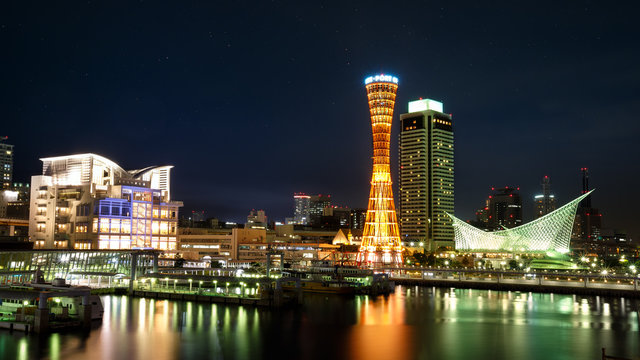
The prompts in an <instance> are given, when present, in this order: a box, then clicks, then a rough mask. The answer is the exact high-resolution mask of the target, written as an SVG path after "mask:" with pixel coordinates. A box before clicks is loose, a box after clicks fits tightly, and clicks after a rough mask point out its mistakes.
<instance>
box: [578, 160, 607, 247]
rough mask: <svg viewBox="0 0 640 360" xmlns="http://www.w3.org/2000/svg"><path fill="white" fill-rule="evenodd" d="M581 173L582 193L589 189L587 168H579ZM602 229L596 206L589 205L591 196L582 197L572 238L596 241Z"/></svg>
mask: <svg viewBox="0 0 640 360" xmlns="http://www.w3.org/2000/svg"><path fill="white" fill-rule="evenodd" d="M580 172H581V174H582V194H586V193H588V192H589V191H590V190H589V169H588V168H586V167H585V168H581V169H580ZM601 230H602V214H601V213H600V210H599V209H598V208H594V207H593V206H591V198H590V197H588V198H586V199H584V200H583V201H582V202H581V203H580V206H578V212H577V215H576V222H575V224H574V228H573V238H574V239H576V240H582V241H586V242H590V241H596V240H597V239H598V238H599V237H600V233H601Z"/></svg>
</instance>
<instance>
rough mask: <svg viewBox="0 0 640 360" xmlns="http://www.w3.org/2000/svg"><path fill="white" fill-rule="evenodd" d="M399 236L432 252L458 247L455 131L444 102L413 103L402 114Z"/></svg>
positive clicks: (428, 100)
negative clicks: (454, 218) (455, 244)
mask: <svg viewBox="0 0 640 360" xmlns="http://www.w3.org/2000/svg"><path fill="white" fill-rule="evenodd" d="M399 147H400V149H399V158H400V160H399V162H400V164H399V165H400V166H399V169H398V171H399V173H400V176H399V180H400V186H399V190H400V205H399V208H400V231H401V234H402V240H403V241H405V242H407V241H410V242H421V243H424V244H425V247H426V248H427V249H429V250H436V249H437V248H439V247H442V246H444V247H453V240H454V233H453V227H452V226H451V218H450V217H449V216H448V215H447V213H449V214H452V215H453V207H454V197H453V196H454V181H453V165H454V162H453V126H452V121H451V115H450V114H445V113H444V112H443V105H442V103H441V102H439V101H435V100H430V99H423V100H417V101H412V102H410V103H409V112H408V113H407V114H402V115H400V142H399Z"/></svg>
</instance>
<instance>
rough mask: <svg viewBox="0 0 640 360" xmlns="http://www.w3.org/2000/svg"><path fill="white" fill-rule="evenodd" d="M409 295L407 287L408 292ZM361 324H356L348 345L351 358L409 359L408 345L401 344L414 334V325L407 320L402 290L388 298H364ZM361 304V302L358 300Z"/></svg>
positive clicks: (360, 316) (360, 314) (360, 312)
mask: <svg viewBox="0 0 640 360" xmlns="http://www.w3.org/2000/svg"><path fill="white" fill-rule="evenodd" d="M409 294H410V291H409V289H407V295H409ZM361 298H362V299H363V300H362V301H361V302H360V305H359V307H360V309H361V310H360V311H359V312H358V313H359V316H358V319H359V320H358V323H357V324H356V325H355V326H353V328H352V330H351V334H350V339H349V341H348V344H349V346H350V356H349V357H350V358H354V359H406V358H411V356H409V353H408V351H409V350H408V348H406V347H403V346H398V344H402V343H403V342H404V341H406V339H408V338H410V337H411V327H409V326H407V325H406V323H405V321H406V318H405V306H406V304H405V301H406V298H405V297H404V296H403V295H402V292H397V293H395V294H391V295H390V296H389V297H388V298H384V297H378V298H376V299H375V300H371V299H370V298H369V296H364V297H361ZM356 304H358V302H356Z"/></svg>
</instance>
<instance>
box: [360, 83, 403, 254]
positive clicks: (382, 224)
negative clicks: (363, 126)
mask: <svg viewBox="0 0 640 360" xmlns="http://www.w3.org/2000/svg"><path fill="white" fill-rule="evenodd" d="M364 83H365V87H366V89H367V98H368V100H369V112H370V113H371V130H372V131H373V175H372V178H371V193H370V195H369V206H368V208H367V217H366V220H365V224H364V233H363V235H362V245H361V246H360V252H359V253H358V262H359V263H360V264H363V265H368V266H379V265H401V264H402V246H401V245H400V231H399V230H398V221H397V218H396V207H395V205H394V204H393V191H392V190H391V169H390V165H389V145H390V140H391V122H392V120H393V107H394V105H395V102H396V92H397V91H398V78H397V77H395V76H390V75H375V76H370V77H368V78H366V79H365V81H364Z"/></svg>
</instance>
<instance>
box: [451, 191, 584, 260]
mask: <svg viewBox="0 0 640 360" xmlns="http://www.w3.org/2000/svg"><path fill="white" fill-rule="evenodd" d="M591 192H592V191H590V192H588V193H586V194H583V195H581V196H580V197H578V198H577V199H575V200H573V201H571V202H569V203H568V204H566V205H564V206H562V207H561V208H559V209H557V210H555V211H552V212H550V213H548V214H547V215H544V216H542V217H540V218H538V219H536V220H533V221H532V222H530V223H527V224H524V225H520V226H517V227H514V228H508V229H502V230H498V231H493V232H488V231H485V230H482V229H478V228H476V227H474V226H472V225H470V224H468V223H466V222H465V221H463V220H460V219H458V218H456V217H454V216H451V218H452V220H453V228H454V231H455V243H456V250H458V251H470V252H489V251H495V252H546V251H557V252H560V253H566V252H568V251H569V244H570V241H571V231H572V228H573V222H574V218H575V216H576V210H577V208H578V203H580V201H582V200H583V199H585V198H586V197H587V196H589V195H590V194H591Z"/></svg>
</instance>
